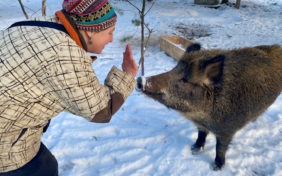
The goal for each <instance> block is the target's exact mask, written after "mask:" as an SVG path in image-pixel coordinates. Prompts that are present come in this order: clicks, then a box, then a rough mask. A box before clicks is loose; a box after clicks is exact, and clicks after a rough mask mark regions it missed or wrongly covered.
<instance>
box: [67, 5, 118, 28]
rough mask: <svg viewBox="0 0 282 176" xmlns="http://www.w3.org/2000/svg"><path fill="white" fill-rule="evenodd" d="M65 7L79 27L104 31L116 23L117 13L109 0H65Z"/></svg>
mask: <svg viewBox="0 0 282 176" xmlns="http://www.w3.org/2000/svg"><path fill="white" fill-rule="evenodd" d="M63 9H64V10H65V11H66V12H67V13H68V14H69V16H70V18H71V19H72V20H73V21H74V23H75V24H76V26H77V28H78V29H82V30H87V31H96V32H99V31H103V30H105V29H107V28H109V27H112V26H113V25H115V23H116V19H117V15H116V13H115V11H114V9H113V8H112V6H111V4H110V3H109V2H108V0H64V2H63Z"/></svg>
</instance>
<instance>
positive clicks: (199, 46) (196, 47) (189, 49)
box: [185, 43, 201, 53]
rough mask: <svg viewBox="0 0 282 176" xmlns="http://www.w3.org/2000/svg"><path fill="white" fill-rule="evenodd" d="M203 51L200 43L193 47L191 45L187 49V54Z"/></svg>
mask: <svg viewBox="0 0 282 176" xmlns="http://www.w3.org/2000/svg"><path fill="white" fill-rule="evenodd" d="M200 49H201V45H200V44H199V43H194V44H192V45H189V46H188V47H187V48H186V51H185V52H186V53H190V52H193V51H199V50H200Z"/></svg>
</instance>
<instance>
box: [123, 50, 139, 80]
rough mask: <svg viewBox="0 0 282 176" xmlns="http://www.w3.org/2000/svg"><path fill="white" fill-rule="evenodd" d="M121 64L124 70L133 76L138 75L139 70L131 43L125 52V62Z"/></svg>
mask: <svg viewBox="0 0 282 176" xmlns="http://www.w3.org/2000/svg"><path fill="white" fill-rule="evenodd" d="M121 66H122V70H123V71H124V72H126V73H129V74H131V75H132V76H133V77H135V76H136V74H137V72H138V67H137V65H136V63H135V61H134V60H133V55H132V51H131V47H130V45H127V46H126V49H125V51H124V53H123V62H122V65H121Z"/></svg>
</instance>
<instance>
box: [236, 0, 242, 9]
mask: <svg viewBox="0 0 282 176" xmlns="http://www.w3.org/2000/svg"><path fill="white" fill-rule="evenodd" d="M240 4H241V0H236V5H235V7H236V8H237V9H240Z"/></svg>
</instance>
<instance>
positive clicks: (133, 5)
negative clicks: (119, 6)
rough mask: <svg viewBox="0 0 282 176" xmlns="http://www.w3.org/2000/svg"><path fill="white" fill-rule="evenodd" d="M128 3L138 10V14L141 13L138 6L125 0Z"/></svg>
mask: <svg viewBox="0 0 282 176" xmlns="http://www.w3.org/2000/svg"><path fill="white" fill-rule="evenodd" d="M126 1H127V2H128V3H129V4H130V5H132V6H133V7H134V8H135V9H137V10H138V12H139V14H140V13H141V10H140V9H139V8H138V7H136V6H135V5H134V4H132V3H131V2H130V1H129V0H126Z"/></svg>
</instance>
